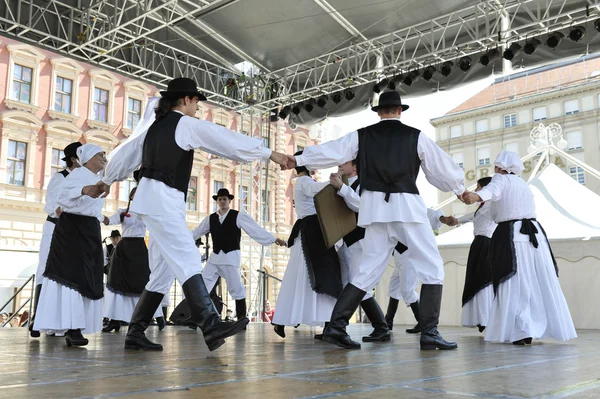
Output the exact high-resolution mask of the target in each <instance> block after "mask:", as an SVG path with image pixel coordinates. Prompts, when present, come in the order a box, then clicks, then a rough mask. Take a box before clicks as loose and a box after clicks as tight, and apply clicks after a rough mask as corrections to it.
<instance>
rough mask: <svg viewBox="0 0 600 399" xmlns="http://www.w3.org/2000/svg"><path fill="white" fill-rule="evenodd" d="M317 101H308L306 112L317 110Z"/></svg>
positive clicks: (312, 99)
mask: <svg viewBox="0 0 600 399" xmlns="http://www.w3.org/2000/svg"><path fill="white" fill-rule="evenodd" d="M315 103H316V101H315V99H314V98H311V99H310V100H308V101H306V102H305V103H304V109H305V110H306V112H308V113H311V112H312V110H313V109H314V108H315Z"/></svg>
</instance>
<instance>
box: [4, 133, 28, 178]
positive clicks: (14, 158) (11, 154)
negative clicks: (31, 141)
mask: <svg viewBox="0 0 600 399" xmlns="http://www.w3.org/2000/svg"><path fill="white" fill-rule="evenodd" d="M26 160H27V143H23V142H21V141H13V140H8V156H7V158H6V183H8V184H14V185H16V186H24V185H25V162H26Z"/></svg>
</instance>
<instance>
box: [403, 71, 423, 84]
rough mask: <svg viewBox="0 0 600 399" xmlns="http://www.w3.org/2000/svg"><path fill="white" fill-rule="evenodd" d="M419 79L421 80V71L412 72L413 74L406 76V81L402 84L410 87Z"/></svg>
mask: <svg viewBox="0 0 600 399" xmlns="http://www.w3.org/2000/svg"><path fill="white" fill-rule="evenodd" d="M417 79H419V71H412V72H411V73H409V74H408V75H406V77H405V78H404V80H403V81H402V83H404V84H405V85H407V86H410V85H412V84H413V82H414V81H416V80H417Z"/></svg>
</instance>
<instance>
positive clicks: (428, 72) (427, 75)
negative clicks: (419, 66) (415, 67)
mask: <svg viewBox="0 0 600 399" xmlns="http://www.w3.org/2000/svg"><path fill="white" fill-rule="evenodd" d="M436 72H437V70H436V69H435V67H434V66H433V65H429V66H428V67H427V68H425V70H424V71H423V79H425V80H426V81H428V82H429V81H430V80H431V78H433V75H434V74H435V73H436Z"/></svg>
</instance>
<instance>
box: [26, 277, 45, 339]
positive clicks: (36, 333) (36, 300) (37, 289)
mask: <svg viewBox="0 0 600 399" xmlns="http://www.w3.org/2000/svg"><path fill="white" fill-rule="evenodd" d="M41 292H42V285H41V284H38V285H36V286H35V292H34V294H33V316H32V317H31V321H30V322H29V336H30V337H31V338H39V337H40V332H39V331H37V330H34V329H33V322H34V321H35V316H36V314H37V307H38V303H39V301H40V294H41Z"/></svg>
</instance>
